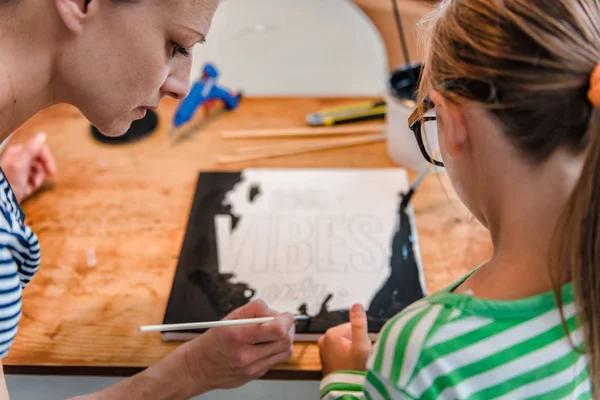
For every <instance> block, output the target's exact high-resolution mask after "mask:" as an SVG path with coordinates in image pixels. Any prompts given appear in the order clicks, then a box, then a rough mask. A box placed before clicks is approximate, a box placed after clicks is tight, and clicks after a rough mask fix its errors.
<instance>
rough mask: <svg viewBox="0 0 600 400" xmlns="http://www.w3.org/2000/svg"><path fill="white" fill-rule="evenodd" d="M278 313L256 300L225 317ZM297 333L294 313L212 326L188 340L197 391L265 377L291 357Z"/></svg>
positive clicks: (241, 383) (188, 364) (186, 349)
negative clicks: (244, 323)
mask: <svg viewBox="0 0 600 400" xmlns="http://www.w3.org/2000/svg"><path fill="white" fill-rule="evenodd" d="M275 315H277V314H276V313H274V312H273V311H271V310H269V308H268V307H267V306H266V304H265V303H263V302H262V301H254V302H252V303H250V304H248V305H246V306H244V307H241V308H239V309H237V310H235V311H233V312H232V313H231V314H230V315H228V316H227V317H226V318H225V319H242V318H259V317H268V316H275ZM294 333H295V320H294V316H293V315H292V314H289V313H286V314H281V315H277V317H276V319H275V320H274V321H271V322H267V323H264V324H256V325H247V326H237V327H223V328H216V329H214V328H213V329H210V330H208V331H207V332H206V333H204V334H202V335H201V336H200V337H199V338H197V339H195V340H193V341H191V342H188V343H186V344H185V346H186V348H185V358H186V361H187V362H186V363H187V367H188V373H189V375H190V377H191V378H192V380H193V381H194V382H195V385H196V387H197V390H196V391H195V392H197V393H204V392H206V391H210V390H214V389H231V388H235V387H239V386H242V385H243V384H245V383H247V382H249V381H251V380H254V379H257V378H260V377H262V376H263V375H264V374H266V373H267V372H268V371H269V370H270V369H271V368H272V367H273V366H275V365H277V364H280V363H283V362H285V361H287V360H288V359H289V358H290V357H291V355H292V353H293V351H294V347H293V344H294Z"/></svg>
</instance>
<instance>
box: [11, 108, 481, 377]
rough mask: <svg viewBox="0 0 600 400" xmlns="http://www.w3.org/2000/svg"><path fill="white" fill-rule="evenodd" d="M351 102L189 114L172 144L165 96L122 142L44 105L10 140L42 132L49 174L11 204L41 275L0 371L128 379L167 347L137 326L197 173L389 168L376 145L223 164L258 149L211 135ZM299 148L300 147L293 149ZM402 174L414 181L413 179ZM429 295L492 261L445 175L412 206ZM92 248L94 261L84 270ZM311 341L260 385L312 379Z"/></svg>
mask: <svg viewBox="0 0 600 400" xmlns="http://www.w3.org/2000/svg"><path fill="white" fill-rule="evenodd" d="M345 101H356V99H351V100H348V99H346V100H345V99H311V98H300V99H293V98H275V99H270V98H246V99H243V101H242V103H241V106H240V108H239V109H237V110H235V111H234V112H230V113H227V114H221V115H220V116H218V117H217V118H213V119H209V120H203V119H202V117H201V116H200V114H199V116H198V117H197V119H196V120H195V121H194V123H193V124H192V125H193V126H194V128H195V129H189V128H188V129H186V128H184V131H183V132H180V134H181V136H180V138H179V139H178V140H175V141H173V140H169V137H168V134H167V132H168V131H169V129H170V122H171V118H172V115H173V112H174V110H175V106H176V103H175V102H174V101H171V100H170V99H168V100H165V101H164V102H163V104H162V106H161V108H160V109H159V116H160V125H159V128H158V130H157V132H156V133H155V134H154V135H153V136H151V137H149V138H148V139H146V140H144V141H142V142H139V143H135V144H129V145H120V146H113V145H106V144H100V143H98V142H96V141H95V140H94V139H93V138H92V136H91V134H90V131H89V124H88V122H87V121H86V120H85V119H84V118H83V117H82V115H81V114H80V113H79V112H78V111H77V110H75V109H74V108H72V107H70V106H56V107H53V108H50V109H47V110H45V111H43V112H41V113H40V114H38V115H37V116H36V117H34V118H33V119H32V120H30V121H29V122H28V123H27V124H26V125H25V126H23V127H22V128H21V129H20V130H19V131H18V132H17V133H16V134H15V135H14V136H13V137H12V139H11V143H21V142H23V141H25V140H27V139H28V138H30V137H31V136H32V135H33V134H35V133H37V132H39V131H45V132H47V133H48V140H49V144H50V146H51V149H52V151H53V153H54V155H55V157H56V160H57V167H58V173H57V176H56V177H55V178H54V179H53V180H52V182H49V183H48V185H46V187H45V189H44V190H43V191H41V192H40V193H39V194H38V195H36V196H35V197H33V198H31V199H30V200H28V201H27V202H25V204H24V205H23V209H24V211H25V213H26V216H27V221H28V223H29V225H30V226H31V228H32V229H33V230H34V231H35V232H36V233H37V234H38V236H39V239H40V242H41V246H42V263H41V267H40V270H39V272H38V273H37V275H36V276H35V277H34V279H33V281H32V282H31V283H30V285H29V286H28V287H27V289H26V290H25V293H24V300H23V301H24V308H23V318H22V320H21V323H20V326H19V331H18V335H17V339H16V341H15V343H14V345H13V347H12V349H11V351H10V353H9V355H8V357H7V358H6V359H5V360H4V365H5V369H6V372H7V373H35V374H82V375H83V374H93V375H117V376H121V375H129V374H133V373H135V372H137V371H139V370H141V369H143V368H144V367H147V366H149V365H152V364H153V363H155V362H156V361H157V360H159V359H160V358H162V357H164V356H165V355H167V354H168V353H169V352H170V351H172V350H173V349H174V348H175V346H177V344H172V343H171V344H165V343H163V342H162V341H161V339H160V336H159V334H158V333H156V334H141V333H139V332H138V328H139V326H140V325H146V324H158V323H162V319H163V314H164V311H165V307H166V303H167V299H168V296H169V292H170V288H171V283H172V279H173V276H174V272H175V267H176V264H177V258H178V255H179V251H180V246H181V243H182V240H183V236H184V232H185V227H186V222H187V218H188V213H189V211H190V207H191V201H192V196H193V192H194V187H195V184H196V179H197V174H198V172H199V171H200V170H240V169H241V168H245V167H279V168H281V167H283V168H288V167H289V168H291V167H390V166H393V164H392V162H391V161H390V160H389V158H388V157H387V153H386V148H385V144H384V143H378V144H369V145H361V146H356V147H349V148H344V149H338V150H327V151H322V152H315V153H307V154H300V155H294V156H285V157H281V158H273V159H263V160H255V161H251V162H245V163H240V164H229V165H227V166H222V165H219V164H217V163H216V159H217V158H218V157H219V156H220V155H223V154H225V153H226V152H230V151H232V150H233V149H234V148H235V147H236V146H241V145H250V144H258V143H263V142H264V143H272V141H268V140H264V141H261V140H223V139H221V138H220V135H219V134H220V132H221V131H222V130H223V129H240V128H281V127H285V128H289V127H301V126H303V125H304V120H305V116H306V114H307V113H309V112H313V111H315V110H317V109H320V108H322V107H325V106H331V105H336V104H340V103H343V102H345ZM291 140H298V139H291ZM411 177H412V178H414V177H415V174H411ZM413 204H414V207H415V212H416V222H417V229H418V235H419V241H420V248H421V253H422V259H423V264H424V270H425V279H426V285H427V290H428V292H429V293H431V292H434V291H437V290H439V289H442V288H443V287H445V286H446V285H448V284H450V283H452V281H454V280H455V279H457V278H459V277H460V276H461V275H463V274H465V273H466V272H468V271H469V270H470V269H472V268H474V267H475V266H477V265H478V264H479V263H481V262H483V261H484V260H486V259H487V258H488V257H489V256H490V255H491V244H490V240H489V237H488V234H487V231H486V230H485V229H484V228H483V227H482V226H481V225H480V224H479V223H478V222H477V221H476V220H474V219H473V218H472V217H470V216H469V214H468V212H467V211H466V209H465V208H464V207H463V206H462V205H461V203H460V202H459V200H458V199H457V198H456V195H455V194H454V192H453V191H452V189H451V186H450V184H449V182H448V179H447V177H446V175H445V174H443V173H438V174H433V175H430V176H429V177H428V178H427V179H426V180H425V182H424V184H423V186H422V187H421V189H420V190H419V192H417V194H416V195H415V197H414V201H413ZM89 249H93V250H94V252H95V256H96V265H95V266H88V263H87V256H86V252H87V251H88V250H89ZM320 369H321V365H320V362H319V355H318V350H317V347H316V345H314V344H302V343H299V344H297V345H296V352H295V353H294V355H293V357H292V359H291V360H290V361H289V362H287V363H285V364H283V365H280V366H277V367H276V368H275V369H274V370H273V371H271V372H270V373H269V374H268V375H267V376H266V378H272V379H319V378H320Z"/></svg>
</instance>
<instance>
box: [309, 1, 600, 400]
mask: <svg viewBox="0 0 600 400" xmlns="http://www.w3.org/2000/svg"><path fill="white" fill-rule="evenodd" d="M426 23H427V24H428V25H427V26H428V29H427V31H426V47H425V49H426V55H425V60H424V64H423V65H424V68H423V72H422V76H421V80H420V86H419V99H420V101H419V105H418V107H417V109H416V110H415V112H414V113H413V115H412V116H411V118H410V121H409V125H410V127H411V129H412V130H413V132H414V133H415V137H416V140H417V141H418V142H419V147H420V148H421V152H422V153H423V155H424V156H425V158H426V159H427V160H428V161H430V162H431V163H433V164H436V165H438V166H445V168H446V170H447V173H448V175H449V177H450V180H451V181H452V184H453V186H454V188H455V190H456V192H457V194H458V195H459V197H460V198H461V200H462V201H463V202H464V203H465V204H466V206H467V207H468V208H469V209H470V211H471V212H472V213H473V215H474V216H475V217H476V218H477V219H478V220H479V221H480V222H481V223H482V224H483V225H485V226H486V227H487V228H488V229H489V231H490V234H491V239H492V243H493V247H494V252H493V256H492V258H491V259H490V260H489V261H488V262H486V263H485V264H484V265H481V266H479V267H477V268H476V269H474V270H473V271H472V272H471V273H470V274H468V275H467V276H465V277H462V278H461V279H459V280H458V281H457V282H455V283H453V284H452V285H450V286H449V287H448V288H446V289H445V290H442V291H441V292H439V293H436V294H433V295H432V296H430V297H428V298H426V299H423V300H421V301H418V302H416V303H415V304H413V305H411V306H409V307H408V308H407V309H405V310H404V311H403V312H402V313H400V314H399V315H397V316H396V317H394V318H392V319H391V320H390V321H389V322H388V324H386V326H385V327H384V328H383V329H382V331H381V333H380V336H379V339H378V341H377V343H376V344H375V346H374V347H373V348H371V343H370V342H369V340H368V337H367V335H366V325H367V323H366V316H365V313H364V309H363V308H362V307H360V306H358V305H357V306H355V307H354V308H353V310H352V312H351V323H350V324H347V325H342V326H339V327H336V328H333V329H331V330H330V331H329V332H328V333H327V334H326V335H325V336H324V337H322V338H321V340H320V343H319V344H320V350H321V360H322V362H323V369H324V374H325V377H324V379H323V381H322V382H321V398H322V399H365V398H366V399H389V398H393V399H496V398H502V399H524V398H528V399H561V398H569V399H591V398H599V396H600V109H599V108H600V2H598V1H597V0H527V1H523V0H449V1H444V2H443V3H441V4H440V5H439V6H438V7H437V8H436V10H435V11H434V12H433V13H432V14H431V15H430V16H429V17H428V18H427V19H426ZM433 110H435V118H436V122H437V132H438V140H439V146H440V149H439V150H440V151H439V154H440V156H438V155H437V152H435V151H432V149H428V148H427V146H426V145H425V144H424V140H423V139H424V138H425V137H426V134H427V132H426V130H425V131H424V129H423V127H424V126H426V124H425V122H426V121H427V120H428V119H429V118H432V117H431V116H430V115H431V112H432V111H433ZM425 114H427V117H425ZM433 150H435V149H433ZM474 267H475V266H474Z"/></svg>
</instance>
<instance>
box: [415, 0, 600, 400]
mask: <svg viewBox="0 0 600 400" xmlns="http://www.w3.org/2000/svg"><path fill="white" fill-rule="evenodd" d="M424 22H425V27H426V32H425V33H426V35H425V36H424V39H425V50H426V51H425V54H426V56H425V60H424V68H423V74H422V76H421V81H420V86H419V98H420V100H421V101H423V99H424V97H425V96H426V95H427V94H428V93H429V92H430V91H431V90H437V91H439V92H441V94H442V95H443V96H445V97H446V98H448V99H449V100H451V101H454V102H457V103H459V104H460V103H464V102H473V101H475V102H479V103H480V104H482V105H485V106H486V107H488V108H489V110H490V112H491V113H493V114H494V115H495V116H496V117H497V118H498V120H499V121H500V123H501V125H502V127H503V129H504V132H505V134H506V136H507V137H508V139H509V140H510V141H511V142H512V143H513V144H514V146H515V148H516V149H517V150H518V151H519V153H520V154H521V155H522V156H523V157H524V159H526V160H529V161H530V162H531V164H532V165H533V166H535V165H536V164H540V163H543V162H544V161H545V160H546V159H548V157H549V156H550V155H551V154H552V153H553V152H554V151H555V150H557V149H559V148H560V149H564V150H567V151H572V152H573V153H574V154H579V153H581V154H583V155H584V156H585V164H584V167H583V171H582V174H581V176H580V178H579V180H578V182H577V184H576V187H575V189H574V192H573V193H572V195H571V197H570V199H569V200H568V203H567V205H566V207H565V210H564V212H563V214H562V215H561V216H560V218H559V221H558V224H557V226H556V231H555V234H554V238H553V244H552V247H551V249H552V253H551V254H550V255H549V259H548V265H549V272H550V276H551V278H552V282H553V286H554V288H553V290H554V293H555V297H556V300H557V303H558V306H559V308H560V309H561V310H562V296H561V295H560V294H561V285H562V283H563V282H565V281H566V280H568V279H571V280H572V281H573V285H574V288H575V294H576V302H577V306H578V311H579V321H580V324H581V326H582V329H583V333H584V345H585V352H586V353H587V355H588V367H589V372H590V377H591V379H592V385H593V388H594V392H595V393H596V395H598V393H599V391H600V110H598V109H597V108H594V106H593V105H592V104H591V103H590V101H589V100H588V97H587V92H588V89H589V85H590V84H589V81H590V75H591V73H592V71H593V70H594V68H595V66H596V65H597V64H598V63H599V62H600V27H599V24H600V0H446V1H444V3H443V4H442V5H440V6H439V7H438V8H437V9H436V11H435V12H434V13H432V14H431V15H430V16H429V17H428V18H427V19H426V20H425V21H424ZM563 325H564V327H565V329H566V324H565V323H564V316H563ZM569 337H570V336H569Z"/></svg>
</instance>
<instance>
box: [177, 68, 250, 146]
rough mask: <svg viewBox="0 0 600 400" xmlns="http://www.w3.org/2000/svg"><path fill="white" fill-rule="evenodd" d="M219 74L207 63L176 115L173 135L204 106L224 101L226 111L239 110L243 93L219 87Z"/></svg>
mask: <svg viewBox="0 0 600 400" xmlns="http://www.w3.org/2000/svg"><path fill="white" fill-rule="evenodd" d="M218 76H219V72H218V71H217V68H216V67H215V66H214V65H212V64H210V63H207V64H205V65H204V72H203V74H202V78H201V79H200V80H199V81H198V82H196V83H195V84H194V86H193V87H192V90H191V91H190V93H189V95H188V96H187V97H186V98H184V99H183V100H182V101H181V103H180V104H179V107H178V109H177V111H176V113H175V117H174V120H173V129H172V130H171V134H172V133H173V132H174V131H175V130H176V129H177V128H179V127H180V126H182V125H184V124H186V123H188V122H189V121H190V120H191V119H192V118H193V116H194V114H195V113H196V111H197V110H198V107H200V106H201V105H202V104H204V103H206V102H208V101H213V100H222V101H223V103H224V105H225V109H226V110H233V109H235V108H237V106H238V105H239V103H240V98H241V96H242V95H241V93H233V92H230V91H228V90H226V89H224V88H222V87H220V86H219V85H217V78H218Z"/></svg>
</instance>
